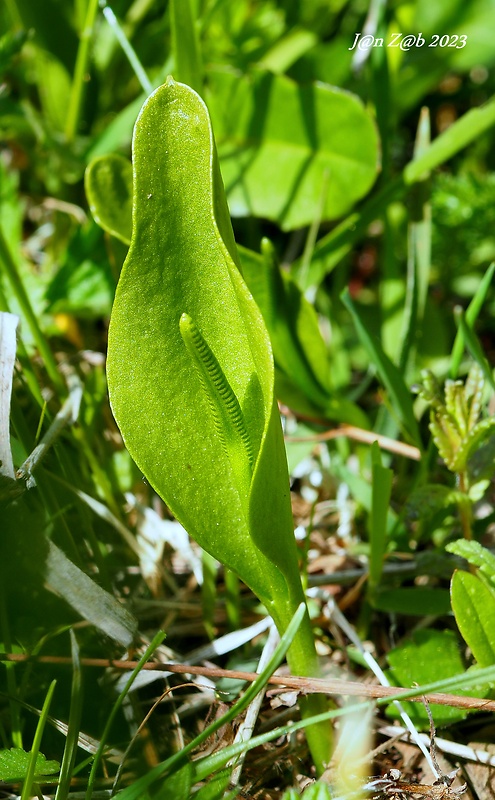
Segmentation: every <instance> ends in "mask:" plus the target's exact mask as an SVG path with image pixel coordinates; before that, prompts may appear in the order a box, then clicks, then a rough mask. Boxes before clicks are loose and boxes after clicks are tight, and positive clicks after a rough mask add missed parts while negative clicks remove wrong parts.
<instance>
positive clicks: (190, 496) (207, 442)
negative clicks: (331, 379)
mask: <svg viewBox="0 0 495 800" xmlns="http://www.w3.org/2000/svg"><path fill="white" fill-rule="evenodd" d="M133 147H134V150H133V152H134V159H133V168H134V228H133V236H132V242H131V247H130V250H129V254H128V257H127V259H126V262H125V264H124V267H123V270H122V276H121V280H120V283H119V287H118V289H117V294H116V300H115V304H114V310H113V314H112V320H111V325H110V332H109V357H108V380H109V390H110V399H111V403H112V408H113V411H114V414H115V417H116V419H117V421H118V423H119V427H120V428H121V431H122V434H123V436H124V440H125V442H126V445H127V447H128V449H129V451H130V453H131V455H132V456H133V458H134V460H135V461H136V463H137V464H138V466H139V468H140V469H141V470H142V471H143V473H144V474H145V475H146V477H147V479H148V480H149V482H150V483H151V485H152V486H153V487H154V488H155V489H156V490H157V491H158V492H159V494H161V496H162V497H164V498H165V499H166V502H167V504H168V505H169V507H170V509H171V511H172V512H173V513H174V515H175V516H176V517H177V518H178V519H179V520H180V522H181V523H182V524H183V525H184V527H185V528H186V529H187V530H188V531H189V532H190V534H191V535H192V536H193V537H194V538H195V539H196V540H197V541H198V542H199V543H200V544H201V545H202V546H203V547H204V548H205V549H206V550H207V551H208V552H210V553H211V554H212V555H214V556H215V557H217V558H219V559H220V560H221V561H222V562H223V563H225V564H226V565H227V566H229V567H231V568H232V569H234V570H235V571H237V572H238V573H239V574H241V575H242V576H243V579H244V580H246V582H248V583H249V585H251V588H252V589H253V590H254V591H255V592H256V594H258V596H260V597H262V598H265V599H266V598H267V592H268V595H270V594H271V593H273V592H275V591H277V590H278V591H280V590H281V584H280V578H281V576H280V575H279V573H278V570H276V569H275V568H274V567H273V566H272V564H270V563H268V562H267V560H266V559H265V558H264V557H263V555H262V553H261V552H260V551H259V550H258V548H256V547H255V546H254V545H253V543H252V541H251V538H250V535H249V526H248V521H247V518H246V497H247V496H248V495H249V489H250V485H249V482H248V480H247V479H246V478H245V479H239V475H237V476H236V475H235V474H234V472H235V469H234V470H233V469H232V464H231V463H230V460H229V457H228V455H227V453H226V450H225V447H224V444H223V442H222V440H221V438H219V436H218V433H217V430H216V427H215V424H214V419H213V417H212V410H211V404H210V402H209V401H208V398H207V396H206V394H205V391H204V389H203V387H202V385H201V379H200V377H199V375H198V371H197V369H195V368H194V366H193V363H192V361H191V354H190V352H189V351H188V348H187V346H186V344H185V342H184V340H183V338H182V336H181V331H180V319H181V317H182V315H183V314H186V315H188V316H189V317H190V318H191V319H192V320H194V324H195V326H196V327H197V329H198V330H200V331H201V335H202V337H203V339H204V341H205V342H208V347H209V348H210V350H211V352H213V353H214V355H215V359H216V360H217V362H218V363H219V364H221V369H222V373H223V375H224V378H225V380H226V381H227V382H228V384H229V386H230V388H231V391H232V393H233V395H235V397H236V398H237V401H238V403H239V406H240V409H241V410H242V415H243V418H244V420H245V425H246V427H247V430H248V431H249V438H250V441H251V443H252V448H253V453H254V459H253V460H254V461H256V457H257V455H258V451H259V449H260V448H261V444H262V441H263V438H264V436H265V434H266V429H267V426H268V424H269V420H270V418H271V414H272V398H273V382H274V376H273V361H272V356H271V349H270V343H269V339H268V334H267V333H266V329H265V327H264V325H263V321H262V317H261V314H260V312H259V310H258V308H257V306H256V305H255V303H254V301H253V299H252V297H251V295H250V293H249V291H248V289H247V287H246V285H245V284H244V282H243V280H242V278H241V275H240V273H239V271H238V268H237V266H236V262H235V260H234V259H237V256H236V251H235V243H234V239H233V234H232V229H231V226H230V220H229V218H228V211H227V209H226V204H225V201H224V199H223V197H222V192H221V191H220V190H221V182H220V177H219V175H218V172H217V166H216V155H215V148H214V142H213V136H212V131H211V127H210V123H209V118H208V112H207V110H206V107H205V106H204V104H203V102H202V101H201V99H200V98H199V97H198V96H197V95H196V94H195V93H194V92H193V91H192V90H191V89H190V88H188V87H187V86H184V85H182V84H177V83H175V82H173V81H169V82H168V83H167V84H165V85H164V86H162V87H160V89H158V90H157V91H156V92H155V93H154V94H153V95H151V97H150V98H149V99H148V100H147V102H146V103H145V105H144V106H143V109H142V111H141V114H140V116H139V118H138V121H137V123H136V128H135V134H134V143H133ZM212 463H213V464H214V465H215V469H214V470H212V469H211V465H212ZM226 530H227V531H235V534H236V535H235V537H232V536H226V535H225V534H224V535H222V534H221V533H220V532H221V531H226ZM267 587H268V589H267ZM270 587H271V588H270Z"/></svg>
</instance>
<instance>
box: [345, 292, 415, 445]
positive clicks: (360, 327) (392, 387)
mask: <svg viewBox="0 0 495 800" xmlns="http://www.w3.org/2000/svg"><path fill="white" fill-rule="evenodd" d="M341 300H342V302H343V304H344V305H345V307H346V308H347V309H348V311H349V312H350V314H351V316H352V318H353V321H354V325H355V326H356V331H357V334H358V336H359V339H360V340H361V343H362V344H363V345H364V347H365V348H366V350H367V351H368V355H369V358H370V361H371V363H372V364H373V365H374V366H375V367H376V370H377V372H378V375H379V377H380V380H381V381H382V383H383V385H384V386H385V388H386V389H387V391H388V393H389V395H390V398H391V400H392V403H393V406H394V408H395V411H396V412H397V414H398V416H399V419H400V421H401V423H402V426H403V427H404V429H405V430H406V431H407V433H408V434H409V436H410V437H411V439H412V440H413V442H414V443H415V444H416V445H417V446H418V447H419V448H421V437H420V435H419V428H418V423H417V421H416V418H415V416H414V411H413V405H412V399H411V394H410V392H409V390H408V388H407V387H406V385H405V383H404V378H403V377H402V375H401V373H400V371H399V370H398V369H397V367H396V366H395V364H393V363H392V361H391V360H390V359H389V357H388V356H387V354H386V353H384V351H383V348H382V346H381V344H380V342H378V341H377V339H375V337H373V336H372V335H370V333H369V331H368V329H367V327H366V325H365V324H364V322H363V320H362V319H361V316H360V314H359V312H358V310H357V308H356V306H355V305H354V303H353V302H352V300H351V296H350V293H349V290H348V289H346V290H345V291H344V292H343V293H342V295H341Z"/></svg>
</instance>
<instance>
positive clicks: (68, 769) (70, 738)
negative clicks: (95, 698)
mask: <svg viewBox="0 0 495 800" xmlns="http://www.w3.org/2000/svg"><path fill="white" fill-rule="evenodd" d="M70 643H71V655H72V664H73V667H72V689H71V696H70V715H69V725H68V728H67V738H66V740H65V747H64V755H63V757H62V764H61V767H60V779H59V784H58V786H57V792H56V795H55V800H67V798H68V796H69V792H70V784H71V779H72V774H73V769H74V764H75V761H76V755H77V748H78V743H79V727H80V723H81V713H82V704H83V693H82V678H81V663H80V661H79V646H78V644H77V639H76V637H75V634H74V631H73V630H72V629H71V631H70Z"/></svg>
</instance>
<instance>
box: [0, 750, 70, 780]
mask: <svg viewBox="0 0 495 800" xmlns="http://www.w3.org/2000/svg"><path fill="white" fill-rule="evenodd" d="M30 759H31V753H26V751H25V750H22V749H21V748H20V747H11V748H10V750H0V780H2V781H5V782H7V783H14V782H16V781H21V780H24V778H25V777H26V775H27V771H28V767H29V762H30ZM59 769H60V764H59V763H58V761H47V759H46V757H45V756H44V755H43V753H38V755H37V757H36V771H35V775H36V776H37V777H39V778H41V777H43V776H46V775H54V774H55V773H56V772H58V771H59Z"/></svg>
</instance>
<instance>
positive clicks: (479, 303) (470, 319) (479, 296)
mask: <svg viewBox="0 0 495 800" xmlns="http://www.w3.org/2000/svg"><path fill="white" fill-rule="evenodd" d="M494 272H495V263H492V264H490V266H489V267H488V269H487V271H486V272H485V274H484V275H483V278H482V280H481V283H480V285H479V286H478V288H477V290H476V293H475V295H474V297H473V299H472V300H471V302H470V304H469V306H468V307H467V309H466V313H465V316H464V319H465V322H466V325H468V327H469V328H472V327H473V325H474V323H475V322H476V320H477V319H478V315H479V313H480V311H481V309H482V307H483V303H484V302H485V300H486V296H487V294H488V289H489V288H490V286H491V283H492V279H493V273H494ZM463 352H464V333H463V331H462V329H461V327H459V328H458V330H457V335H456V337H455V341H454V347H453V348H452V356H451V362H450V370H449V376H450V377H451V378H453V379H455V378H457V375H458V373H459V367H460V365H461V359H462V354H463Z"/></svg>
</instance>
